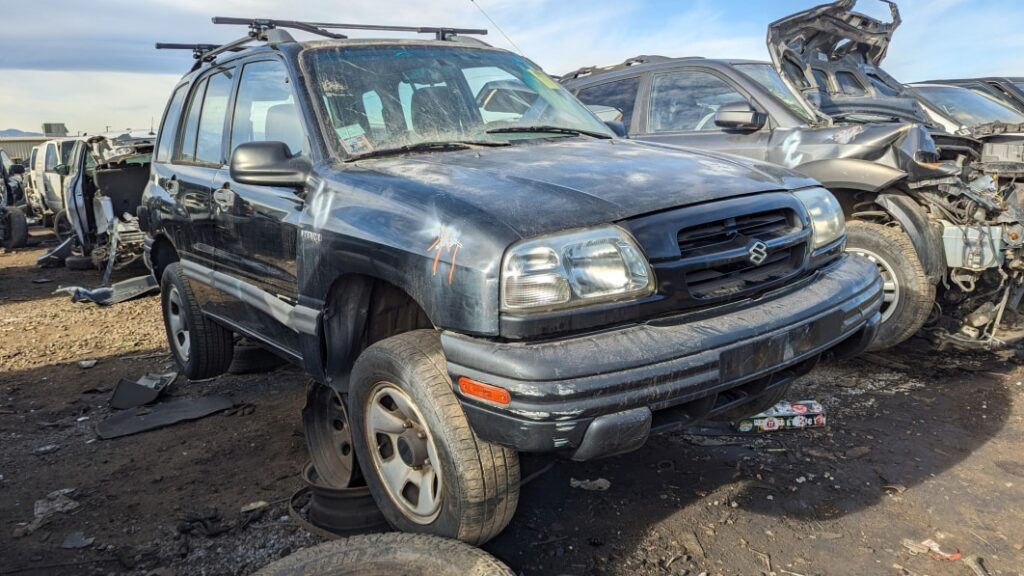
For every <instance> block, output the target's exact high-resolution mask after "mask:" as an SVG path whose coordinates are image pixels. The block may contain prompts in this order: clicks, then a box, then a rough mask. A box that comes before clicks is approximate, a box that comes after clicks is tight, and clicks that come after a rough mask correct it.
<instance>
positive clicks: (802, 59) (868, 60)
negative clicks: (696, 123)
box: [767, 0, 927, 122]
mask: <svg viewBox="0 0 1024 576" xmlns="http://www.w3.org/2000/svg"><path fill="white" fill-rule="evenodd" d="M883 1H885V0H883ZM856 3H857V0H837V1H836V2H831V3H829V4H822V5H820V6H816V7H814V8H811V9H809V10H804V11H803V12H797V13H796V14H793V15H790V16H787V17H785V18H782V19H780V20H777V21H775V22H772V23H771V24H769V25H768V38H767V40H768V53H769V54H770V55H771V59H772V63H773V64H774V65H775V69H776V70H777V71H778V72H779V74H781V75H782V77H783V78H784V79H785V80H786V81H787V82H789V83H790V85H791V86H792V87H793V88H796V89H798V90H800V91H801V92H803V93H804V95H805V96H806V97H807V99H808V100H809V101H810V102H811V103H812V104H813V105H815V106H817V107H818V108H819V109H820V110H821V111H822V112H823V113H825V114H828V115H830V116H841V115H848V114H858V113H860V114H870V115H882V116H891V117H893V118H897V119H900V120H906V121H911V122H927V117H926V116H925V114H924V111H923V109H922V108H921V106H920V105H919V104H918V102H917V101H916V100H915V99H914V98H913V97H911V96H909V95H903V94H900V95H899V96H885V95H881V94H877V95H870V94H869V95H867V96H848V95H842V94H822V93H819V91H818V88H817V81H816V80H815V78H814V75H813V74H812V73H811V68H812V67H819V68H826V67H827V68H830V69H832V70H833V71H836V70H848V71H858V70H859V71H860V72H862V73H864V74H868V73H870V74H873V75H875V76H877V77H878V78H879V79H881V80H882V81H883V82H884V83H885V84H887V85H889V86H890V88H892V89H893V90H895V91H897V92H902V85H901V84H900V83H899V82H898V81H896V80H895V79H894V78H892V77H891V76H889V75H888V74H887V73H886V72H885V71H884V70H882V69H881V68H880V66H881V63H882V61H883V60H884V59H885V54H886V51H887V50H888V48H889V43H890V41H891V40H892V35H893V33H894V32H895V31H896V28H898V27H899V25H900V22H901V21H902V20H901V18H900V12H899V9H898V8H897V6H896V3H895V2H888V1H887V2H886V3H887V4H889V9H890V12H891V14H892V22H882V21H881V20H877V19H875V18H871V17H869V16H865V15H863V14H860V13H857V12H854V11H853V8H854V6H855V5H856ZM784 62H788V63H789V64H790V65H789V66H784V65H783V63H784ZM797 75H799V76H797ZM807 85H810V87H809V88H806V86H807ZM802 86H803V87H805V88H803V89H801V87H802Z"/></svg>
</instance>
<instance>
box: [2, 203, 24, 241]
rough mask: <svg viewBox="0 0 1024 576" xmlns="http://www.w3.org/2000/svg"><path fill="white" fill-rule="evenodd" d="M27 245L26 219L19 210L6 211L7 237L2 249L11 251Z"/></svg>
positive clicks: (9, 209) (10, 209)
mask: <svg viewBox="0 0 1024 576" xmlns="http://www.w3.org/2000/svg"><path fill="white" fill-rule="evenodd" d="M26 244H28V219H27V218H26V217H25V213H24V212H22V211H21V209H20V208H8V209H7V237H6V238H4V248H6V249H8V250H13V249H14V248H23V247H24V246H25V245H26Z"/></svg>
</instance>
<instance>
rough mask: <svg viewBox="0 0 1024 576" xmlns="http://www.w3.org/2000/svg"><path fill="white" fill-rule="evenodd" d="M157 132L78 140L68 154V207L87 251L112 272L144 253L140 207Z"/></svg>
mask: <svg viewBox="0 0 1024 576" xmlns="http://www.w3.org/2000/svg"><path fill="white" fill-rule="evenodd" d="M154 136H155V135H154V134H149V133H145V132H139V133H133V132H126V133H121V134H111V135H107V136H103V135H97V136H90V137H88V138H83V139H80V140H77V141H76V142H75V144H74V147H73V148H72V150H71V153H70V154H69V155H68V159H67V164H66V169H65V168H63V167H61V170H60V173H62V174H64V175H66V179H65V182H64V194H63V196H64V213H65V214H67V216H68V222H69V224H70V226H71V230H72V233H73V234H74V236H75V239H76V241H77V242H76V244H77V246H78V247H79V248H80V249H81V251H82V253H83V255H85V256H88V257H89V258H90V259H91V260H92V263H93V265H94V266H95V267H97V268H103V269H104V270H105V276H104V284H106V283H107V282H108V281H109V276H110V272H111V271H112V270H115V269H119V268H122V267H124V266H127V265H129V264H131V263H132V262H134V261H136V260H138V259H139V258H141V257H142V252H143V241H144V234H143V233H142V231H141V230H140V229H139V225H138V219H137V217H136V212H137V211H138V209H139V205H140V204H141V202H142V193H143V191H144V190H145V188H146V182H147V180H148V179H149V162H150V158H151V156H152V152H153V141H154Z"/></svg>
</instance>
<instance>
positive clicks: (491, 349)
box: [441, 256, 882, 460]
mask: <svg viewBox="0 0 1024 576" xmlns="http://www.w3.org/2000/svg"><path fill="white" fill-rule="evenodd" d="M881 291H882V281H881V278H880V277H879V276H878V273H877V271H876V269H875V267H874V265H873V264H871V263H870V262H868V261H867V260H864V259H862V258H860V257H856V256H843V257H841V258H839V259H837V260H836V262H834V263H832V264H830V265H828V266H827V267H825V268H823V269H822V270H819V271H817V272H816V273H815V274H814V275H813V276H811V277H810V278H809V279H807V280H806V281H805V282H802V283H801V285H800V286H799V287H795V288H794V287H790V288H788V289H785V290H780V291H779V292H777V293H774V294H766V295H764V296H763V297H762V298H761V299H760V300H758V301H757V302H755V303H754V304H752V305H749V306H746V307H743V308H741V309H732V310H729V311H727V312H722V313H721V314H717V315H705V316H704V317H702V318H700V319H694V317H693V315H692V314H691V315H683V316H678V317H673V318H662V319H658V320H657V321H651V322H648V323H645V324H638V325H631V326H626V327H620V328H616V329H612V330H608V331H605V332H600V333H594V334H587V335H583V336H574V337H570V338H563V339H557V340H546V341H543V342H536V343H531V342H512V343H508V342H494V341H491V340H485V339H480V338H472V337H467V336H463V335H460V334H455V333H451V332H445V333H443V334H442V336H441V343H442V346H443V347H444V351H445V355H446V357H447V361H448V370H449V372H450V373H451V375H452V379H453V381H457V380H458V378H459V377H460V376H466V377H469V378H472V379H474V380H478V381H480V382H486V383H488V384H493V385H495V386H501V387H502V388H505V389H507V390H508V391H509V392H510V393H511V398H512V402H511V403H510V404H509V405H508V406H498V405H493V404H488V403H485V402H483V401H481V400H478V399H475V398H471V397H466V396H463V395H461V393H460V392H459V390H458V389H457V388H456V393H457V394H459V397H460V399H461V400H462V404H463V408H464V409H465V411H466V415H467V417H468V418H469V421H470V423H471V424H472V426H473V428H474V430H475V431H476V433H477V434H478V435H479V436H480V437H481V438H483V439H485V440H489V441H491V442H495V443H498V444H503V445H506V446H511V447H514V448H516V449H517V450H520V451H523V452H549V451H566V452H571V453H572V457H573V458H574V459H576V460H589V459H593V458H599V457H603V456H610V455H613V454H619V453H623V452H628V451H630V450H635V449H637V448H639V447H640V446H641V445H643V443H644V442H645V441H646V439H647V437H648V435H649V434H650V433H652V432H662V431H667V430H671V429H678V428H682V427H685V426H689V425H691V424H693V423H695V422H698V421H700V420H703V419H706V418H708V417H710V416H713V415H715V414H717V413H721V412H724V411H726V410H729V409H731V408H733V407H736V406H738V405H741V404H743V403H745V402H748V401H750V400H752V399H753V398H756V397H757V396H759V395H761V394H764V393H766V392H768V391H769V390H770V389H772V388H775V387H777V386H781V385H784V384H785V383H786V382H788V381H789V380H792V379H793V378H795V377H797V376H800V375H801V374H803V373H806V372H807V371H809V370H810V369H811V368H812V367H813V365H814V363H815V362H816V361H817V358H818V357H819V356H820V355H821V354H822V353H823V352H826V351H828V350H830V349H832V348H835V349H836V352H837V353H838V354H839V355H842V356H850V355H853V354H857V353H859V352H861V351H862V350H863V349H864V347H866V346H867V344H868V342H870V341H871V338H873V337H874V334H875V332H876V331H877V328H878V324H879V321H880V314H879V308H880V306H881V302H882V300H881V298H882V292H881Z"/></svg>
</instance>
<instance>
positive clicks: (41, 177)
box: [28, 137, 81, 240]
mask: <svg viewBox="0 0 1024 576" xmlns="http://www.w3.org/2000/svg"><path fill="white" fill-rule="evenodd" d="M78 140H81V138H80V137H67V138H55V139H53V140H48V141H46V142H44V143H43V144H41V145H40V147H39V150H38V151H37V152H36V154H35V156H33V157H32V163H31V164H30V165H29V167H28V169H29V171H30V172H31V176H30V178H29V181H30V183H31V188H32V193H31V196H32V198H33V200H32V205H33V207H34V208H35V209H36V210H35V211H36V213H35V216H37V217H39V218H41V219H42V220H43V223H44V224H46V225H50V226H53V228H54V232H55V233H56V235H57V237H58V238H59V239H61V240H63V239H65V238H68V237H70V236H71V234H72V230H71V220H70V219H69V218H68V214H67V212H65V211H64V181H65V175H66V174H67V173H68V161H69V158H70V157H71V150H72V148H74V147H75V142H77V141H78Z"/></svg>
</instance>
